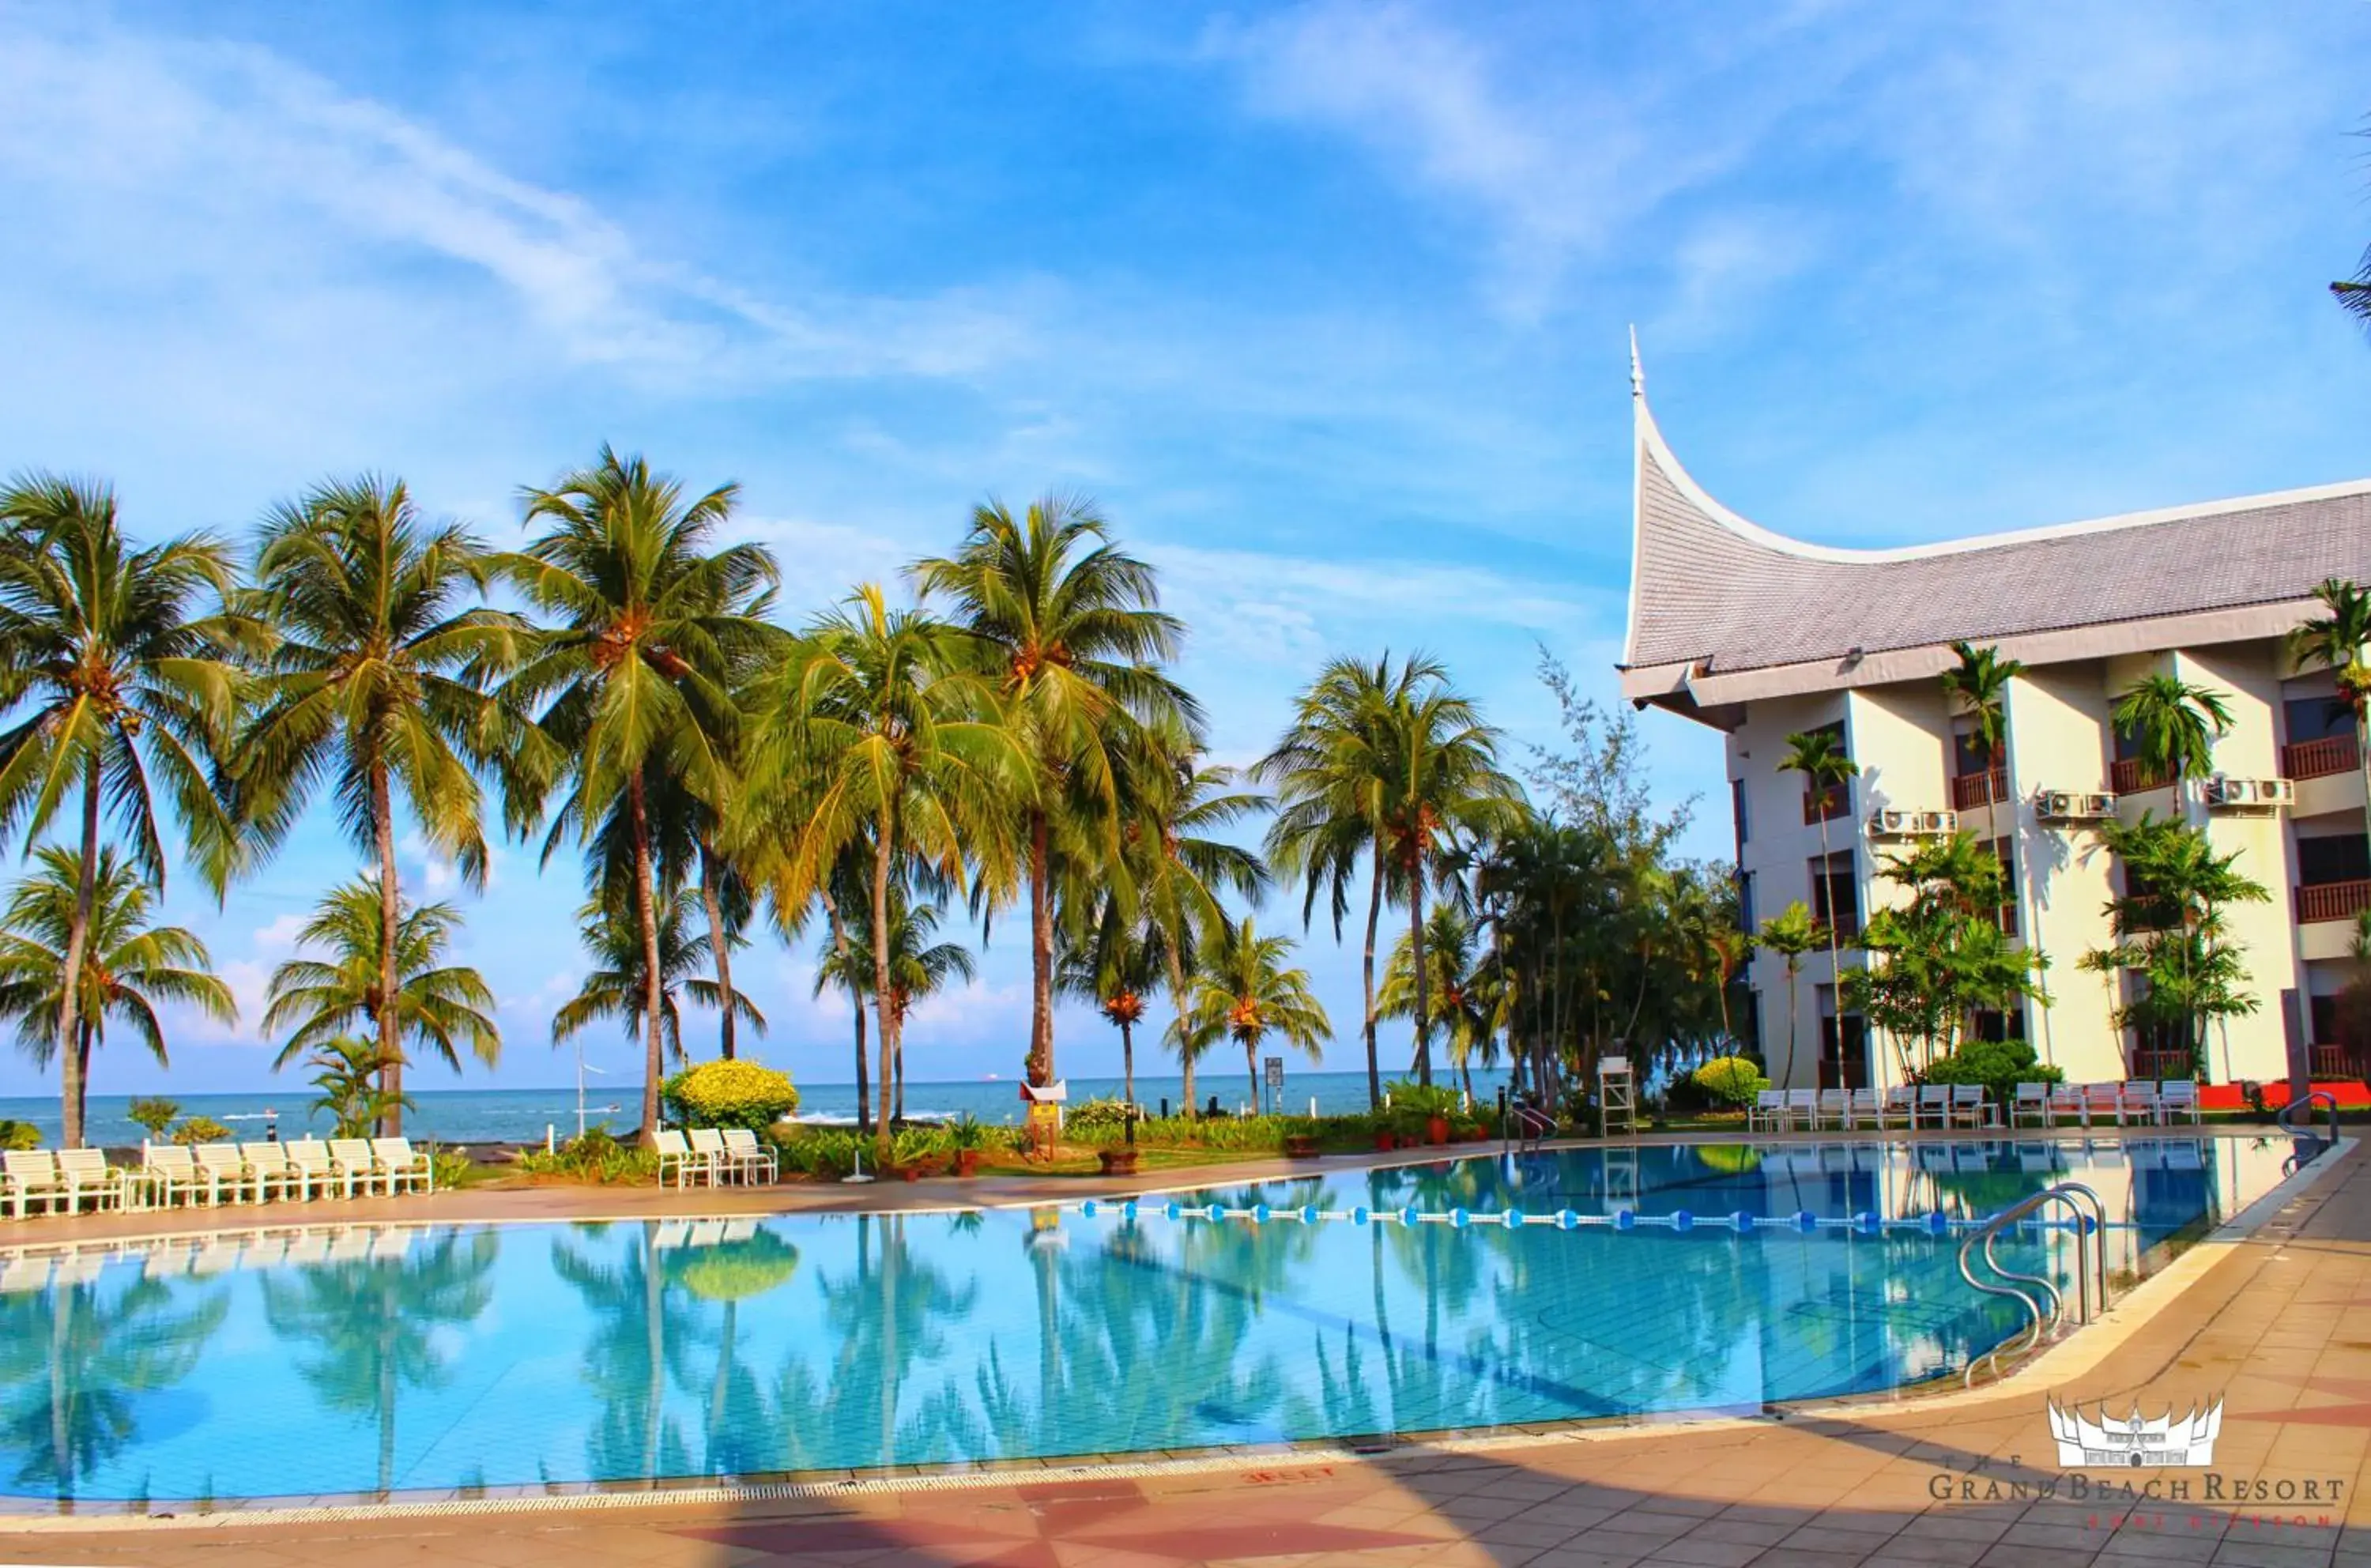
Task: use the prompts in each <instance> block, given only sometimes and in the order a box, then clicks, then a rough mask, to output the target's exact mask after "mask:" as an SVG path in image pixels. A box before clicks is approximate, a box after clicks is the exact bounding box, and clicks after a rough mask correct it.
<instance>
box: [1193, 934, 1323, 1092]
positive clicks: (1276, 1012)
mask: <svg viewBox="0 0 2371 1568" xmlns="http://www.w3.org/2000/svg"><path fill="white" fill-rule="evenodd" d="M1291 956H1292V939H1291V938H1290V937H1263V936H1261V935H1259V933H1258V932H1257V931H1255V929H1254V928H1253V927H1252V917H1250V916H1248V915H1246V916H1244V917H1243V919H1242V921H1241V922H1240V923H1236V922H1230V923H1229V924H1228V925H1227V926H1226V928H1224V930H1223V932H1222V934H1221V936H1220V940H1219V943H1218V946H1217V948H1216V950H1215V951H1212V952H1211V954H1210V955H1209V963H1207V965H1206V966H1205V967H1204V969H1203V972H1202V976H1201V978H1200V980H1199V981H1197V983H1196V986H1195V991H1194V1007H1193V1010H1192V1011H1191V1012H1189V1013H1188V1014H1187V1015H1186V1017H1185V1020H1183V1022H1184V1024H1185V1028H1184V1029H1183V1030H1182V1031H1181V1034H1182V1035H1184V1036H1186V1037H1191V1036H1193V1035H1197V1034H1199V1035H1205V1036H1210V1037H1215V1036H1219V1035H1224V1036H1226V1037H1228V1038H1230V1039H1232V1040H1233V1041H1234V1042H1235V1043H1237V1044H1238V1045H1241V1046H1242V1047H1243V1066H1244V1067H1245V1069H1246V1070H1247V1071H1248V1073H1249V1076H1250V1083H1251V1091H1252V1103H1253V1104H1255V1105H1257V1104H1258V1103H1259V1101H1260V1082H1259V1048H1260V1045H1261V1043H1262V1042H1264V1041H1266V1039H1267V1037H1268V1036H1269V1035H1270V1034H1276V1035H1280V1036H1282V1037H1283V1039H1284V1041H1285V1043H1288V1044H1290V1045H1294V1046H1297V1047H1299V1048H1300V1049H1301V1051H1302V1052H1303V1053H1305V1054H1306V1055H1308V1056H1309V1058H1310V1060H1312V1061H1323V1060H1324V1047H1325V1041H1326V1039H1327V1038H1328V1037H1329V1036H1330V1035H1331V1034H1332V1032H1333V1026H1332V1025H1331V1024H1329V1023H1328V1022H1327V1021H1326V1020H1325V1009H1324V1008H1323V1007H1322V1006H1320V1005H1319V1004H1318V1000H1317V997H1316V996H1315V994H1314V993H1313V992H1312V991H1311V990H1310V988H1309V972H1308V971H1307V970H1304V969H1288V968H1286V967H1285V965H1286V963H1288V962H1289V961H1290V958H1291Z"/></svg>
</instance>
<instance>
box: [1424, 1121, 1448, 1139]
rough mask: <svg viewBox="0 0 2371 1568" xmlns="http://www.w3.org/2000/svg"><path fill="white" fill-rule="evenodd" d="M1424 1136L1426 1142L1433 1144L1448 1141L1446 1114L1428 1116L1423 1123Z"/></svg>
mask: <svg viewBox="0 0 2371 1568" xmlns="http://www.w3.org/2000/svg"><path fill="white" fill-rule="evenodd" d="M1424 1136H1425V1141H1427V1142H1428V1143H1431V1144H1435V1145H1440V1144H1445V1143H1447V1142H1448V1141H1449V1118H1448V1117H1446V1116H1434V1117H1430V1118H1428V1120H1427V1121H1426V1122H1425V1124H1424Z"/></svg>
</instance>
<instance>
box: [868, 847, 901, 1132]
mask: <svg viewBox="0 0 2371 1568" xmlns="http://www.w3.org/2000/svg"><path fill="white" fill-rule="evenodd" d="M896 841H897V836H896V824H895V823H894V822H892V821H891V820H890V815H889V813H887V812H883V813H881V838H880V842H878V843H877V844H875V845H874V846H873V1008H874V1009H875V1010H876V1014H877V1017H878V1019H879V1021H880V1025H881V1046H880V1049H881V1116H880V1120H879V1121H878V1122H876V1123H875V1124H873V1161H874V1163H876V1164H880V1165H886V1164H888V1163H889V1156H890V1138H889V1113H890V1110H891V1107H890V1102H889V1094H890V1082H889V1075H890V1074H891V1073H892V1072H893V1071H895V1070H896V1062H897V1011H896V1006H895V1005H894V1003H893V1001H892V999H891V990H890V985H889V853H890V847H891V846H893V845H894V844H896Z"/></svg>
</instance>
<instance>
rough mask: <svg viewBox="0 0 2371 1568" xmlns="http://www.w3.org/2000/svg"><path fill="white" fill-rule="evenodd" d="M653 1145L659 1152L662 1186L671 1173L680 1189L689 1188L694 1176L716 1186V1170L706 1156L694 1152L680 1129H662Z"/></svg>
mask: <svg viewBox="0 0 2371 1568" xmlns="http://www.w3.org/2000/svg"><path fill="white" fill-rule="evenodd" d="M652 1144H653V1147H654V1148H656V1149H657V1150H658V1157H659V1181H660V1182H661V1183H662V1184H664V1183H665V1181H666V1179H667V1174H668V1172H669V1171H673V1172H674V1174H675V1184H676V1185H677V1186H678V1187H688V1186H689V1185H690V1184H691V1179H692V1178H693V1177H694V1176H698V1177H699V1178H700V1181H702V1182H707V1183H709V1184H711V1185H713V1184H714V1182H715V1181H716V1173H715V1168H714V1167H713V1166H712V1165H711V1163H710V1162H709V1159H708V1157H707V1156H706V1155H704V1154H699V1153H695V1152H694V1151H693V1149H692V1147H691V1144H690V1142H689V1140H688V1139H687V1138H685V1136H683V1133H682V1131H681V1130H680V1129H678V1128H675V1127H661V1128H660V1129H659V1132H658V1136H657V1137H655V1138H654V1139H653V1140H652Z"/></svg>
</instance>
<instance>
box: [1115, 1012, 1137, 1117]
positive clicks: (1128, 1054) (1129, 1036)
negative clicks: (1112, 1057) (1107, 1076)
mask: <svg viewBox="0 0 2371 1568" xmlns="http://www.w3.org/2000/svg"><path fill="white" fill-rule="evenodd" d="M1119 1081H1120V1091H1119V1092H1120V1098H1121V1099H1122V1100H1125V1101H1128V1104H1129V1105H1131V1106H1133V1105H1134V1104H1135V1103H1136V1026H1135V1025H1134V1024H1132V1023H1130V1022H1128V1020H1126V1019H1122V1020H1120V1026H1119ZM1131 1114H1132V1113H1131Z"/></svg>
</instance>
